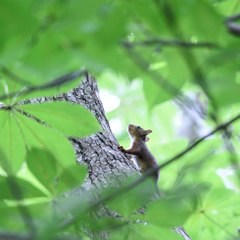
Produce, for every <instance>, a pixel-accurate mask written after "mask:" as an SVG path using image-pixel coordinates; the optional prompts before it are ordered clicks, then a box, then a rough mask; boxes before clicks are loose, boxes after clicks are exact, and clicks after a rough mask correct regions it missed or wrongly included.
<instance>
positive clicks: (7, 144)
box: [0, 110, 26, 174]
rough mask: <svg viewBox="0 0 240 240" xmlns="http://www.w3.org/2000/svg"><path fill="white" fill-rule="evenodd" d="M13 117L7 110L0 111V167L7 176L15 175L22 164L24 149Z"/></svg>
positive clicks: (19, 131)
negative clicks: (0, 155) (0, 156)
mask: <svg viewBox="0 0 240 240" xmlns="http://www.w3.org/2000/svg"><path fill="white" fill-rule="evenodd" d="M14 116H15V115H14V114H13V113H11V111H9V110H1V111H0V126H1V127H0V135H1V138H0V147H1V152H2V153H1V154H2V155H4V156H2V159H1V160H0V164H1V167H2V168H3V169H4V170H5V171H6V172H7V173H9V174H16V173H17V172H18V171H19V169H20V167H21V166H22V164H23V162H24V156H25V154H26V147H25V142H24V138H23V136H22V132H21V129H20V128H19V126H18V124H17V122H16V120H15V117H14Z"/></svg>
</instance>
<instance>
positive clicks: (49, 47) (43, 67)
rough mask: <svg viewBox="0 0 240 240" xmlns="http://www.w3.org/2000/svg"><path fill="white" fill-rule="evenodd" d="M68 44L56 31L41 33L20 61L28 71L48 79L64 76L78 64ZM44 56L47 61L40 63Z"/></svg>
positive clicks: (77, 66) (76, 67)
mask: <svg viewBox="0 0 240 240" xmlns="http://www.w3.org/2000/svg"><path fill="white" fill-rule="evenodd" d="M69 44H70V43H69V42H68V39H66V37H65V36H63V35H62V34H59V33H58V32H56V31H46V32H43V33H41V37H40V38H39V40H38V42H37V43H36V44H35V45H33V46H32V47H31V50H29V51H26V53H25V55H24V56H23V57H22V61H23V62H24V65H25V66H28V69H31V70H32V71H34V72H35V73H36V74H41V75H43V74H44V75H45V76H47V77H48V78H51V77H56V76H58V75H62V74H66V73H67V72H69V71H71V70H73V69H78V68H79V62H78V61H76V58H74V55H73V53H72V51H71V48H70V47H69ZM46 56H48V58H47V61H40V59H45V58H46ZM66 59H68V60H67V61H66Z"/></svg>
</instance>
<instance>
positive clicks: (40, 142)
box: [15, 113, 75, 171]
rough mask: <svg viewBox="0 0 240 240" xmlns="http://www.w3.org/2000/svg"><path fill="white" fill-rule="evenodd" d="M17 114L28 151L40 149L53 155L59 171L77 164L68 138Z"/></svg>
mask: <svg viewBox="0 0 240 240" xmlns="http://www.w3.org/2000/svg"><path fill="white" fill-rule="evenodd" d="M15 114H16V117H17V119H18V121H19V125H20V127H21V129H22V132H23V134H24V136H25V140H26V144H27V147H28V149H32V148H38V149H43V150H46V151H47V152H49V153H51V154H52V156H54V158H55V159H56V161H57V163H58V166H59V169H58V171H62V170H64V169H65V168H67V167H69V166H71V165H72V164H73V163H74V162H75V153H74V150H73V147H72V144H71V143H70V141H69V140H68V139H67V138H66V137H64V136H63V135H61V134H59V133H57V132H56V131H53V130H51V129H49V128H47V127H45V126H43V125H42V124H39V123H38V122H36V121H34V120H32V119H30V118H28V117H25V116H23V115H21V114H20V113H15ZM36 167H37V166H36Z"/></svg>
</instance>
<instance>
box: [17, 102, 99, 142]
mask: <svg viewBox="0 0 240 240" xmlns="http://www.w3.org/2000/svg"><path fill="white" fill-rule="evenodd" d="M18 108H20V109H22V110H23V111H26V112H28V113H29V114H31V115H33V116H35V117H37V118H38V119H41V120H42V121H44V122H46V123H47V124H49V125H50V126H52V127H54V128H56V129H58V130H60V131H61V132H64V133H65V134H67V135H70V136H78V137H83V136H86V135H89V134H92V133H94V132H96V131H98V130H100V127H99V124H98V122H97V120H96V119H95V117H94V116H93V115H92V113H90V112H89V111H88V110H86V109H85V108H83V107H82V106H80V105H78V104H71V103H69V102H45V103H42V104H29V105H26V104H25V105H22V106H19V107H18Z"/></svg>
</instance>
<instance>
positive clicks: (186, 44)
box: [121, 39, 219, 48]
mask: <svg viewBox="0 0 240 240" xmlns="http://www.w3.org/2000/svg"><path fill="white" fill-rule="evenodd" d="M121 43H122V44H123V45H124V46H125V47H127V48H132V47H135V46H149V45H155V44H161V45H165V46H179V47H187V48H189V47H207V48H212V47H214V48H216V47H219V46H217V44H215V43H191V42H183V41H179V40H162V39H153V40H146V41H141V42H121Z"/></svg>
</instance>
